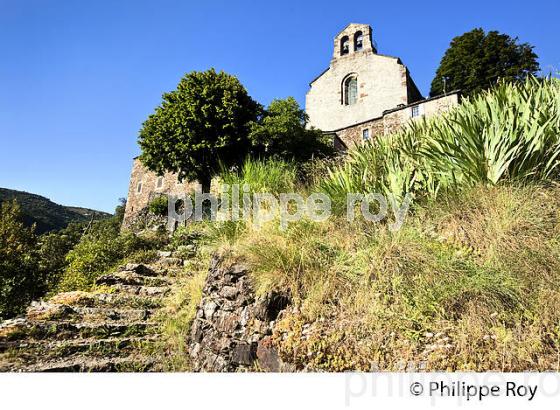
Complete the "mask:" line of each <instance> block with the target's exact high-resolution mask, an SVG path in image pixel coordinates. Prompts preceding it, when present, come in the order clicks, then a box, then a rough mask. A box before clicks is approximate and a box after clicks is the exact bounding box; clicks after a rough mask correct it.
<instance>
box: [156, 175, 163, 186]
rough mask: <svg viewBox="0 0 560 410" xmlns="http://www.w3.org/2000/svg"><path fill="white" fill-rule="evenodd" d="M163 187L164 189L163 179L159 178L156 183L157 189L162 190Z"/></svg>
mask: <svg viewBox="0 0 560 410" xmlns="http://www.w3.org/2000/svg"><path fill="white" fill-rule="evenodd" d="M161 187H163V177H158V179H157V181H156V188H161Z"/></svg>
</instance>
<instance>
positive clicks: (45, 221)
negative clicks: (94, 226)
mask: <svg viewBox="0 0 560 410" xmlns="http://www.w3.org/2000/svg"><path fill="white" fill-rule="evenodd" d="M12 199H16V200H17V202H18V204H19V205H20V208H21V214H22V218H23V222H24V223H25V225H26V226H27V227H30V226H31V225H33V224H35V226H36V227H35V232H36V233H37V234H42V233H45V232H49V231H53V230H57V229H62V228H65V227H66V226H68V224H70V223H71V222H82V221H90V220H91V218H92V217H93V218H94V219H101V218H106V217H108V216H109V214H107V213H105V212H100V211H94V210H91V209H86V208H77V207H68V206H62V205H58V204H55V203H54V202H52V201H50V200H49V199H47V198H45V197H42V196H40V195H35V194H30V193H28V192H22V191H15V190H12V189H5V188H0V203H1V202H4V201H9V200H12Z"/></svg>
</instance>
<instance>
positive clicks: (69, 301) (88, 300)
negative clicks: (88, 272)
mask: <svg viewBox="0 0 560 410" xmlns="http://www.w3.org/2000/svg"><path fill="white" fill-rule="evenodd" d="M157 296H158V295H154V296H153V297H148V296H146V295H144V296H137V295H134V294H130V293H128V294H127V293H125V294H122V293H117V292H81V291H75V292H65V293H59V294H58V295H56V296H54V297H52V298H51V299H50V301H49V302H50V303H59V304H65V305H68V306H71V307H76V306H79V307H129V308H150V309H154V308H158V307H161V299H160V298H159V297H157Z"/></svg>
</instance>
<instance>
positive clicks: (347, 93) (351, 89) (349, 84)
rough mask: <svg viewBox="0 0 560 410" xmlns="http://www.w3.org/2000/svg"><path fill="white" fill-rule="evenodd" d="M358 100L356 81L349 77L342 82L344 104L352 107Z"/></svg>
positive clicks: (354, 78) (353, 77)
mask: <svg viewBox="0 0 560 410" xmlns="http://www.w3.org/2000/svg"><path fill="white" fill-rule="evenodd" d="M357 100H358V79H357V78H356V77H355V76H350V77H348V78H347V79H346V80H344V104H345V105H352V104H355V103H356V101H357Z"/></svg>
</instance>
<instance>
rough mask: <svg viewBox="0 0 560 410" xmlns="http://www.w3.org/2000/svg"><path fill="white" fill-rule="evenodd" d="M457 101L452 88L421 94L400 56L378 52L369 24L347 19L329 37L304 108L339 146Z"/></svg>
mask: <svg viewBox="0 0 560 410" xmlns="http://www.w3.org/2000/svg"><path fill="white" fill-rule="evenodd" d="M458 103H459V95H458V93H457V92H453V93H448V94H446V95H442V96H438V97H434V98H429V99H424V98H423V97H422V95H421V94H420V91H419V90H418V87H416V84H414V81H413V80H412V77H411V75H410V72H409V71H408V69H407V68H406V66H405V65H404V64H403V63H402V61H401V60H400V58H398V57H392V56H387V55H383V54H379V53H378V52H377V45H376V43H375V42H374V40H373V35H372V29H371V27H370V26H368V25H367V24H349V25H348V26H346V28H344V30H342V31H341V32H340V33H339V34H338V35H337V36H336V37H335V38H334V47H333V56H332V59H331V63H330V65H329V67H328V68H327V69H326V70H325V71H323V73H321V74H320V75H319V76H318V77H317V78H315V79H314V80H313V81H311V83H310V89H309V91H308V92H307V95H306V99H305V110H306V112H307V115H308V116H309V125H310V126H314V127H316V128H319V129H320V130H322V131H323V132H327V133H330V134H332V135H333V137H334V138H335V143H336V144H337V146H339V147H340V148H342V149H344V148H349V147H351V146H352V145H354V144H359V143H361V142H363V141H365V140H368V139H370V138H373V137H374V136H380V135H385V134H388V133H390V132H393V131H395V130H396V129H397V128H399V127H401V126H402V125H404V124H405V123H407V122H408V121H410V120H414V118H417V117H422V116H430V115H434V114H437V113H439V112H442V111H446V110H448V109H449V108H450V107H453V106H455V105H457V104H458Z"/></svg>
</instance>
